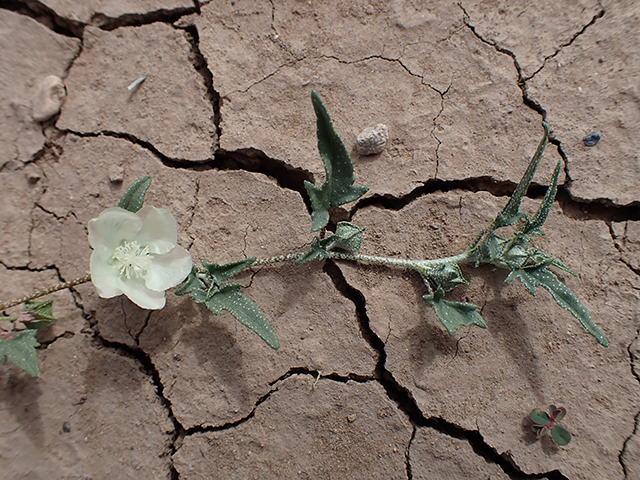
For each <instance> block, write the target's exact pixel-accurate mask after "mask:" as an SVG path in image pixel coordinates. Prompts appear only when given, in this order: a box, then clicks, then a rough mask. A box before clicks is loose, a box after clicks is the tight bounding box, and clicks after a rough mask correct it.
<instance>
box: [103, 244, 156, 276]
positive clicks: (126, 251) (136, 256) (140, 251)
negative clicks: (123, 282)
mask: <svg viewBox="0 0 640 480" xmlns="http://www.w3.org/2000/svg"><path fill="white" fill-rule="evenodd" d="M113 259H114V260H115V263H116V266H117V267H118V270H119V273H120V276H122V275H124V276H125V277H127V279H129V278H131V277H136V278H137V277H139V276H140V275H143V274H144V273H145V272H146V271H147V269H148V268H149V265H151V260H153V255H151V254H149V247H147V246H146V245H145V246H144V247H143V246H140V245H138V242H135V241H133V242H127V241H125V242H124V243H123V244H122V245H120V246H119V247H118V248H116V251H115V253H114V254H113Z"/></svg>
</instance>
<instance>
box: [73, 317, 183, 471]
mask: <svg viewBox="0 0 640 480" xmlns="http://www.w3.org/2000/svg"><path fill="white" fill-rule="evenodd" d="M84 316H85V319H87V320H88V317H87V316H86V315H84ZM140 333H142V331H141V332H140ZM93 339H94V341H96V342H97V343H98V344H99V345H100V346H102V347H104V348H109V349H111V350H114V351H116V352H117V353H118V354H120V355H122V356H124V357H128V358H131V359H133V360H135V361H137V362H138V363H139V364H140V370H141V371H142V372H143V373H145V374H146V375H147V376H149V377H150V379H151V382H152V384H153V386H154V389H155V391H156V394H157V396H158V400H159V401H160V404H161V405H162V406H163V408H164V409H165V411H166V412H167V416H168V418H169V420H170V421H171V423H172V425H173V434H172V435H171V438H170V442H169V446H168V449H167V451H166V452H164V453H163V454H162V456H165V455H166V456H167V457H168V458H169V459H171V458H172V456H173V454H174V453H175V452H176V451H177V450H178V446H179V442H180V440H181V439H182V438H183V437H184V431H185V429H184V427H183V426H182V424H181V423H180V422H179V421H178V419H177V418H176V416H175V415H174V413H173V405H172V403H171V401H170V400H169V399H168V398H167V397H165V395H164V385H163V384H162V381H161V379H160V373H159V371H158V369H157V368H156V366H155V365H154V364H153V362H152V360H151V357H150V356H149V355H148V354H147V353H146V352H145V351H144V350H142V349H140V348H133V347H130V346H128V345H124V344H121V343H118V342H111V341H109V340H106V339H104V338H102V337H101V336H100V335H99V334H98V333H96V332H95V331H94V332H93ZM169 469H170V472H169V473H170V478H171V479H172V480H176V479H178V478H180V476H179V474H178V471H177V470H176V469H175V467H174V466H173V461H171V462H170V466H169Z"/></svg>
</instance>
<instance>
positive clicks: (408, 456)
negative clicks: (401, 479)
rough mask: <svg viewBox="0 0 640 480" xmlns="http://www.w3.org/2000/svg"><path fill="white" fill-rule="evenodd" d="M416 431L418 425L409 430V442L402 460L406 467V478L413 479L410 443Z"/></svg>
mask: <svg viewBox="0 0 640 480" xmlns="http://www.w3.org/2000/svg"><path fill="white" fill-rule="evenodd" d="M417 432H418V427H416V426H415V425H414V426H413V431H412V432H411V438H410V439H409V443H407V450H406V451H405V452H404V462H405V466H406V469H407V479H408V480H413V471H412V469H411V445H412V444H413V441H414V440H415V438H416V433H417Z"/></svg>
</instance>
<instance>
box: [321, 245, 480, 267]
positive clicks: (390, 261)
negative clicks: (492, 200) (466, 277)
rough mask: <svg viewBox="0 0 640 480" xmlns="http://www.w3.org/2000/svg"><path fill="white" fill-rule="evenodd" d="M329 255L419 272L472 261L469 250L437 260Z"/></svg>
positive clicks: (339, 258)
mask: <svg viewBox="0 0 640 480" xmlns="http://www.w3.org/2000/svg"><path fill="white" fill-rule="evenodd" d="M329 257H330V258H334V259H336V260H350V261H353V262H361V263H371V264H374V265H386V266H390V267H400V268H408V269H410V270H417V271H419V272H424V271H428V270H430V269H433V268H436V267H438V266H440V265H443V264H446V263H456V264H458V265H460V264H461V263H469V262H471V261H472V256H471V255H470V252H469V251H468V250H466V251H464V252H462V253H461V254H459V255H454V256H451V257H444V258H438V259H435V260H412V259H408V258H407V259H404V258H390V257H377V256H374V255H364V254H360V253H343V252H329Z"/></svg>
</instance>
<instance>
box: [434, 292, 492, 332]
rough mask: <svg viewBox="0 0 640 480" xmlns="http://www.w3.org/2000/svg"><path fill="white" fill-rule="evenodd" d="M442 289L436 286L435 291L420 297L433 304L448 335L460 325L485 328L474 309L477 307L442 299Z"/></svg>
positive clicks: (485, 325)
mask: <svg viewBox="0 0 640 480" xmlns="http://www.w3.org/2000/svg"><path fill="white" fill-rule="evenodd" d="M443 296H444V290H443V289H442V288H438V290H436V292H435V293H432V294H430V295H423V296H422V299H423V300H424V301H425V302H426V303H428V304H429V305H433V308H434V310H435V311H436V315H437V316H438V318H439V319H440V321H441V322H442V324H443V325H444V328H446V329H447V332H449V335H453V334H454V333H455V332H456V330H457V329H458V328H460V327H462V326H467V325H478V326H479V327H482V328H487V324H486V323H484V320H483V319H482V317H481V316H480V314H479V313H478V312H477V311H476V309H477V308H478V307H477V306H476V305H473V304H471V303H462V302H451V301H449V300H444V299H443V298H442V297H443Z"/></svg>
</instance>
